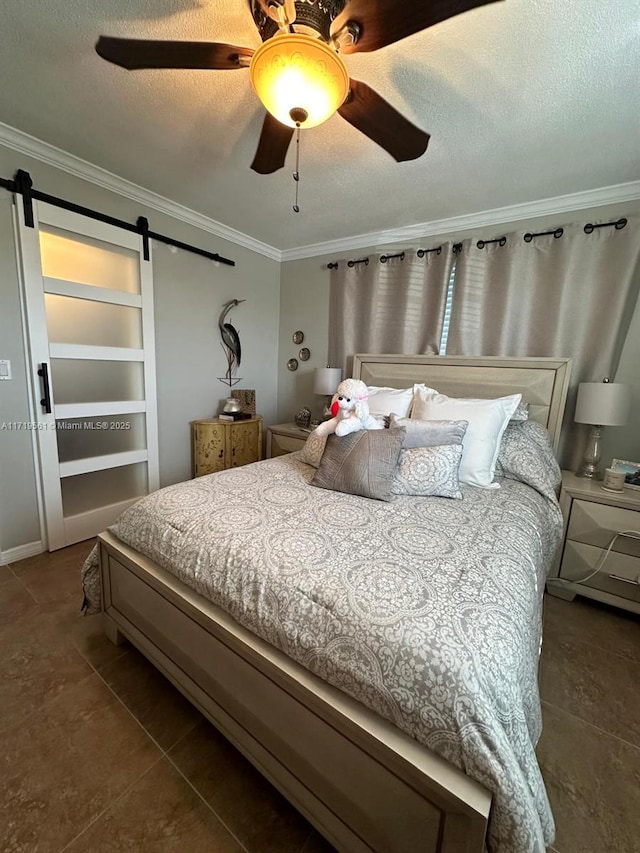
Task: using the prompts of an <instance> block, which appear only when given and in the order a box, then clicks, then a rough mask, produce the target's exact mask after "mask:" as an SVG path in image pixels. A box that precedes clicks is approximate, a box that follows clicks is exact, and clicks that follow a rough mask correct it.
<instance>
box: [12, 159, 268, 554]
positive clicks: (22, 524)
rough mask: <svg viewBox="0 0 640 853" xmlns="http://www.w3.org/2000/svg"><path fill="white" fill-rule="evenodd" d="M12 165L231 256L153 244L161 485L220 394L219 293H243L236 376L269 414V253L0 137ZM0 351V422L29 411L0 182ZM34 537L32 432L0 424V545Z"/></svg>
mask: <svg viewBox="0 0 640 853" xmlns="http://www.w3.org/2000/svg"><path fill="white" fill-rule="evenodd" d="M19 168H21V169H26V170H27V171H29V172H30V174H31V176H32V179H33V183H34V186H35V187H36V188H37V189H39V190H42V191H44V192H47V193H51V194H53V195H57V196H61V197H63V198H67V199H70V200H71V201H74V202H76V203H78V204H82V205H86V206H88V207H92V208H96V209H98V210H101V211H103V212H105V213H108V214H110V215H112V216H116V217H118V218H121V219H125V220H127V221H129V222H135V220H136V219H137V217H138V216H146V217H148V219H149V222H150V225H151V228H152V230H154V231H157V232H158V233H160V234H166V235H168V236H171V237H175V238H177V239H178V240H182V241H183V242H186V243H191V244H194V245H196V246H199V247H201V248H204V249H208V250H209V251H212V252H218V253H219V254H221V255H223V256H225V257H228V258H231V259H233V260H235V261H236V266H235V267H227V266H225V265H222V264H214V263H213V262H211V261H209V260H207V259H206V258H200V257H198V256H196V255H193V254H190V253H188V252H184V251H181V250H176V251H172V250H171V249H170V248H169V247H168V246H166V245H164V244H154V245H153V265H154V281H155V288H154V289H155V329H156V359H157V376H158V421H159V441H160V481H161V485H168V484H169V483H174V482H177V481H179V480H184V479H187V478H188V477H189V476H190V475H191V470H190V433H189V421H191V420H194V419H195V418H200V417H210V416H211V415H213V414H215V413H216V411H217V410H218V407H219V402H220V400H222V399H223V398H224V397H226V396H227V393H226V390H225V388H226V386H224V385H223V384H222V383H221V382H219V381H218V379H217V377H218V376H222V375H224V371H225V367H226V362H225V359H224V355H223V352H222V349H221V348H220V344H219V334H218V328H217V319H218V314H219V313H220V310H221V307H222V304H223V303H224V302H226V301H227V300H228V299H232V298H236V297H237V298H240V299H242V298H246V300H247V301H246V303H244V304H243V305H241V306H239V307H238V308H237V309H236V310H235V311H234V312H233V315H232V321H233V324H234V325H235V326H236V327H237V328H238V330H239V332H240V338H241V342H242V348H243V358H242V365H241V368H240V370H239V375H240V376H242V377H243V380H242V383H241V385H242V387H245V388H255V389H256V394H257V403H258V408H259V411H260V413H261V414H263V415H264V418H265V422H266V423H270V422H271V423H272V422H273V421H274V420H275V419H276V414H277V413H276V395H277V343H276V341H277V336H278V323H279V316H278V313H279V287H280V280H279V279H280V269H279V266H280V265H279V264H278V263H277V262H276V261H273V260H269V259H268V258H265V257H264V256H262V255H258V254H257V253H255V252H252V251H250V250H248V249H245V248H244V247H240V246H237V245H235V244H233V243H231V242H229V241H226V240H223V239H220V238H218V237H215V236H214V235H212V234H209V233H207V232H204V231H201V230H200V229H198V228H195V227H193V226H191V225H188V224H186V223H184V222H181V221H179V220H176V219H173V218H172V217H170V216H167V215H165V214H162V213H159V212H157V211H155V210H152V209H149V208H145V206H144V205H141V204H139V203H137V202H134V201H131V200H129V199H126V198H124V197H122V196H119V195H117V194H115V193H113V192H110V191H108V190H106V189H102V188H101V187H97V186H95V185H93V184H91V183H89V182H87V181H83V180H81V179H79V178H76V177H74V176H71V175H69V174H67V173H65V172H63V171H61V170H59V169H57V168H54V167H52V166H48V165H46V164H43V163H40V162H39V161H36V160H32V159H31V158H29V157H26V156H24V155H22V154H18V153H16V152H13V151H11V150H9V149H7V148H4V147H2V146H0V176H1V177H4V178H10V177H13V175H14V173H15V171H16V170H17V169H19ZM0 358H8V359H11V363H12V370H13V377H14V378H13V380H12V381H10V382H0V426H1V425H2V423H3V422H8V421H14V420H16V421H28V420H29V414H28V389H27V377H26V366H25V355H24V348H23V341H22V330H21V314H20V297H19V287H18V275H17V269H16V260H15V246H14V238H13V226H12V197H11V195H10V194H9V193H8V192H6V191H5V190H0ZM39 539H40V529H39V522H38V515H37V504H36V491H35V472H34V464H33V453H32V444H31V435H30V433H28V432H27V431H26V430H18V431H15V432H14V431H8V430H0V551H7V550H9V549H12V548H17V547H19V546H23V545H26V544H28V543H31V542H37V541H38V540H39Z"/></svg>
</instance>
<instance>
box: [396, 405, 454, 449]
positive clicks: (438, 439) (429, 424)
mask: <svg viewBox="0 0 640 853" xmlns="http://www.w3.org/2000/svg"><path fill="white" fill-rule="evenodd" d="M389 426H390V427H393V428H395V429H397V428H399V427H404V429H406V431H407V434H406V436H405V439H404V444H403V445H402V447H403V449H404V450H407V449H408V448H410V447H437V446H439V445H441V444H462V439H463V438H464V434H465V432H466V431H467V427H468V426H469V421H423V420H419V419H418V418H399V417H398V416H397V415H396V414H391V415H390V418H389Z"/></svg>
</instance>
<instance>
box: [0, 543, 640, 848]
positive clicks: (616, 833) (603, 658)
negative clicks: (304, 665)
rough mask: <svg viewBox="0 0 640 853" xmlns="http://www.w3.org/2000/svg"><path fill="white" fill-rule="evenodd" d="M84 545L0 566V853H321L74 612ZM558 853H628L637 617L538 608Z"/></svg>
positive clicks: (638, 682)
mask: <svg viewBox="0 0 640 853" xmlns="http://www.w3.org/2000/svg"><path fill="white" fill-rule="evenodd" d="M90 547H91V543H80V544H78V545H74V546H72V547H70V548H66V549H64V550H62V551H58V552H56V553H55V554H43V555H39V556H37V557H31V558H29V559H27V560H22V561H21V562H18V563H14V564H13V565H11V566H9V567H7V566H2V567H0V642H1V644H2V656H1V659H0V756H1V758H0V850H1V851H11V853H35V851H37V853H62V851H68V853H81V851H83V853H124V851H127V853H138V851H144V853H164V851H167V852H168V851H175V850H186V851H188V853H205V851H207V853H241V851H245V853H330V851H331V850H332V849H333V848H331V847H330V845H328V844H327V843H326V842H325V841H323V839H322V838H321V837H320V836H319V835H318V833H317V832H316V831H315V830H314V829H313V828H312V827H311V826H310V825H309V823H307V821H306V820H305V819H304V818H303V817H301V816H300V815H299V814H298V813H297V812H296V811H295V810H294V809H293V808H292V807H291V806H290V805H289V804H288V803H287V802H286V801H285V800H284V799H283V798H282V797H281V796H280V795H279V794H278V793H277V792H276V791H275V790H274V789H273V788H272V787H271V786H270V785H269V784H268V783H267V782H266V781H264V780H263V779H262V777H261V776H260V775H259V774H258V773H257V772H256V771H255V770H254V769H253V768H252V766H251V765H250V764H248V762H247V761H246V760H245V759H244V758H243V757H242V756H240V755H239V753H238V752H236V750H235V749H234V748H233V747H232V746H230V745H229V744H228V743H227V742H226V741H225V740H224V738H222V737H221V736H220V735H218V734H217V733H216V731H215V729H213V728H212V727H211V726H210V725H209V724H208V723H207V722H206V721H205V720H204V719H203V718H202V716H201V715H200V714H199V713H198V712H197V711H196V710H195V709H193V708H192V706H191V705H190V704H189V703H188V702H187V701H186V700H185V699H184V698H183V697H182V696H181V694H180V693H178V692H177V691H176V690H175V689H174V688H173V687H172V686H171V685H170V684H169V683H168V682H167V681H166V680H165V679H164V678H163V677H162V676H161V675H159V674H158V673H157V672H156V670H155V669H154V668H153V667H152V666H151V665H150V664H149V663H147V661H146V659H145V658H144V657H143V656H142V655H140V654H139V653H138V652H137V651H136V650H135V649H134V648H133V647H131V646H123V647H116V646H113V645H111V643H110V642H109V641H108V640H107V639H106V638H105V637H104V636H103V635H102V633H101V630H100V619H99V617H90V618H83V617H81V616H80V615H79V604H80V596H79V580H78V570H79V567H80V565H81V564H82V562H83V560H84V557H85V555H86V554H87V553H88V552H89V550H90ZM540 678H541V690H542V698H543V710H544V718H545V729H544V732H543V735H542V739H541V741H540V744H539V748H538V754H539V758H540V763H541V766H542V769H543V773H544V776H545V780H546V783H547V787H548V791H549V796H550V798H551V802H552V805H553V808H554V813H555V817H556V822H557V838H556V842H555V844H554V846H553V850H554V851H556V853H609V851H611V853H638V851H640V701H639V700H640V619H638V618H637V617H634V616H632V615H630V614H626V613H623V612H619V611H616V610H613V609H609V608H606V607H604V606H599V605H596V604H594V603H590V602H587V601H586V600H581V599H576V600H575V601H574V602H571V603H569V602H564V601H560V600H558V599H555V598H551V597H547V599H546V606H545V642H544V648H543V654H542V665H541V674H540Z"/></svg>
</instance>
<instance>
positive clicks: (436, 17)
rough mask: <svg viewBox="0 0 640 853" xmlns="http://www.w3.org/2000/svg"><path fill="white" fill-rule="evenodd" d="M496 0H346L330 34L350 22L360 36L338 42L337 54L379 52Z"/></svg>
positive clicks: (332, 25) (337, 31)
mask: <svg viewBox="0 0 640 853" xmlns="http://www.w3.org/2000/svg"><path fill="white" fill-rule="evenodd" d="M493 2H495V0H411V2H404V3H399V2H398V0H347V4H346V5H345V7H344V9H343V10H342V12H340V14H339V15H338V16H337V17H336V19H335V20H334V21H333V23H332V24H331V35H332V36H334V35H337V34H338V33H339V32H340V30H341V29H342V28H343V27H344V26H345V25H346V24H347V23H348V22H350V21H353V22H355V23H356V24H357V25H358V27H359V29H360V34H359V37H358V39H357V41H356V42H355V44H352V43H349V42H348V41H347V42H340V53H362V52H366V51H370V50H378V48H380V47H385V45H388V44H393V43H394V42H396V41H400V39H403V38H406V37H407V36H410V35H413V33H418V32H420V31H421V30H426V29H427V27H432V26H433V25H434V24H439V23H440V21H444V20H446V19H447V18H453V17H454V16H455V15H460V14H462V13H463V12H468V11H469V10H470V9H475V8H476V7H477V6H485V5H487V3H493Z"/></svg>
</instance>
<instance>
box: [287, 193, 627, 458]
mask: <svg viewBox="0 0 640 853" xmlns="http://www.w3.org/2000/svg"><path fill="white" fill-rule="evenodd" d="M638 212H640V202H638V201H636V202H632V203H627V204H619V205H609V206H607V207H599V208H596V209H591V210H580V211H576V212H574V213H563V214H557V215H553V216H545V217H540V218H538V219H529V220H521V221H518V222H505V223H503V224H502V225H499V226H496V225H492V226H491V227H489V228H484V229H483V228H474V229H473V230H471V231H468V232H465V231H455V232H452V233H449V234H442V235H438V236H437V237H434V238H431V239H430V238H429V237H428V235H427V236H425V237H424V238H423V239H421V240H420V241H419V242H418V241H415V240H414V241H411V242H410V243H404V244H403V243H394V244H392V245H386V246H377V247H375V248H371V247H366V246H363V247H362V248H361V249H354V250H352V251H350V252H347V253H342V254H336V253H335V252H332V253H330V254H327V255H321V256H318V257H314V258H307V259H304V260H298V261H287V262H285V263H283V264H282V272H281V282H280V340H279V356H278V418H279V420H280V421H290V420H291V419H292V418H293V416H294V414H295V412H296V411H297V410H298V409H299V408H301V407H302V406H310V407H312V408H313V407H314V406H317V400H316V399H315V398H314V396H313V393H312V387H313V370H314V368H316V367H324V366H326V358H327V351H328V336H329V280H330V271H329V270H328V269H327V263H328V262H329V261H335V260H339V259H340V258H345V259H346V258H357V257H362V256H366V255H367V254H369V253H371V254H377V253H382V252H383V251H389V252H393V251H397V250H400V249H402V248H403V247H408V246H413V247H417V246H418V245H422V246H424V247H425V248H428V247H429V246H434V245H438V242H439V241H440V240H448V239H455V240H461V239H463V238H464V237H468V236H471V235H473V236H474V237H478V238H479V239H480V238H484V239H491V238H492V237H496V236H499V235H501V234H503V233H505V231H509V230H513V229H518V230H519V229H521V228H531V229H532V230H547V228H548V227H556V226H558V225H563V224H568V223H571V222H588V221H589V220H590V219H602V218H608V217H611V218H612V219H614V218H618V217H620V216H624V215H631V214H632V213H636V214H637V213H638ZM296 329H301V330H302V331H304V333H305V336H306V337H305V343H306V342H307V340H308V341H309V348H310V349H311V354H312V355H311V358H310V360H309V361H307V362H306V363H304V362H301V363H300V366H299V368H298V370H297V371H296V372H295V373H290V372H289V371H288V370H287V367H286V363H287V360H288V359H289V358H291V357H292V356H295V355H296V354H297V350H298V349H299V347H296V346H295V344H293V342H292V340H291V335H292V334H293V332H294V331H295V330H296ZM338 366H339V365H331V367H338ZM594 378H595V377H594ZM615 379H616V380H617V381H619V382H627V383H629V384H630V386H631V389H632V418H631V421H630V423H629V424H628V425H627V426H626V427H616V428H613V427H612V428H610V429H609V430H607V431H605V439H604V453H603V461H606V462H607V464H608V462H609V461H610V460H611V458H612V457H613V456H620V457H622V458H626V459H632V460H635V461H640V302H639V303H638V305H637V306H636V309H635V312H634V314H633V317H632V320H631V325H630V328H629V331H628V334H627V336H626V340H625V345H624V350H623V353H622V358H621V361H620V366H619V369H618V372H617V375H616V377H615Z"/></svg>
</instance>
